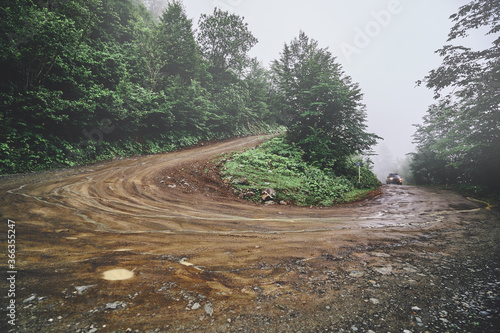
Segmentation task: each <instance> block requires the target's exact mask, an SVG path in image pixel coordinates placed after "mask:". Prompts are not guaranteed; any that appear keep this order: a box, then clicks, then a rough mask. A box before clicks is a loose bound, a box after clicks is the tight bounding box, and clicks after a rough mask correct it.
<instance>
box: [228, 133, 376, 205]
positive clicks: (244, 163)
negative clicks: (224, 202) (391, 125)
mask: <svg viewBox="0 0 500 333" xmlns="http://www.w3.org/2000/svg"><path fill="white" fill-rule="evenodd" d="M304 155H305V152H304V151H303V150H301V149H300V148H299V147H297V146H296V145H293V144H290V143H288V141H287V139H286V138H285V137H284V136H280V137H277V138H274V139H272V140H269V141H267V142H265V143H263V144H262V145H260V146H259V147H257V148H255V149H249V150H246V151H244V152H242V153H238V154H234V155H232V156H230V157H229V159H228V160H227V161H226V162H225V163H224V167H225V171H224V176H225V178H226V179H228V181H229V182H231V183H232V184H233V186H235V187H236V188H237V189H239V190H241V193H243V194H248V193H249V194H250V195H249V199H251V200H255V201H260V200H261V197H260V194H261V191H262V190H264V189H266V188H272V189H273V190H274V191H275V192H276V197H275V199H274V200H275V201H277V202H279V201H285V202H289V203H290V202H291V203H295V204H298V205H324V206H329V205H332V204H333V203H338V202H344V201H345V200H346V196H347V195H348V193H349V192H351V191H353V190H355V188H357V187H359V184H358V167H357V166H356V161H359V162H360V163H361V164H362V165H361V187H363V188H365V189H366V188H373V187H376V186H378V184H379V182H378V180H377V177H376V176H375V175H374V174H373V173H372V172H371V170H370V169H369V167H368V166H369V164H368V163H367V162H364V161H362V160H361V159H355V160H353V161H351V162H352V163H350V164H351V165H353V167H352V168H350V169H349V170H347V172H346V173H345V174H342V175H339V176H336V175H335V173H334V172H333V171H332V170H327V169H320V168H318V167H316V166H314V165H312V164H311V163H308V162H305V160H304Z"/></svg>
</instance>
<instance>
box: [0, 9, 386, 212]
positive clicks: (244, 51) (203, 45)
mask: <svg viewBox="0 0 500 333" xmlns="http://www.w3.org/2000/svg"><path fill="white" fill-rule="evenodd" d="M146 3H147V4H148V5H154V4H155V3H156V2H155V1H147V2H146ZM150 7H151V6H150ZM150 9H151V12H152V14H151V13H150V12H149V11H148V10H147V9H146V7H144V5H143V4H142V3H139V2H138V1H136V0H88V1H81V0H65V1H58V0H38V1H33V0H6V1H4V2H2V5H1V8H0V15H1V17H0V28H1V29H0V31H2V33H1V35H0V71H1V72H2V74H3V75H4V77H3V80H2V81H1V82H0V101H1V102H0V108H1V110H0V119H1V122H0V174H6V173H17V172H29V171H36V170H43V169H48V168H53V167H64V166H73V165H77V164H84V163H89V162H93V161H97V160H103V159H110V158H114V157H116V156H124V155H131V154H151V153H158V152H164V151H168V150H173V149H176V148H178V147H182V146H189V145H193V144H196V143H197V142H198V141H202V140H203V141H208V140H212V139H222V138H228V137H233V136H239V135H248V134H256V133H260V132H273V131H274V130H281V131H283V128H286V135H284V136H282V137H280V138H277V139H275V140H272V141H271V142H269V143H266V144H264V145H262V146H261V147H260V148H259V149H255V150H249V151H247V152H245V153H242V154H240V155H235V156H233V157H232V158H231V161H229V162H227V164H226V168H227V176H228V177H233V179H234V178H235V177H240V176H241V177H245V178H247V180H248V182H249V184H250V185H248V186H250V187H252V188H255V189H256V190H257V189H261V188H262V187H263V186H272V187H274V188H275V190H276V191H277V198H279V199H282V200H285V201H294V202H296V203H298V204H307V205H309V204H323V205H330V204H332V203H334V202H341V201H343V200H344V199H345V197H344V194H345V193H347V192H349V191H351V190H352V189H353V188H354V187H355V186H356V184H357V179H358V178H357V171H358V168H357V166H356V165H355V163H356V162H358V163H361V164H362V168H361V170H362V178H361V179H362V182H361V187H363V188H364V187H372V186H376V185H377V181H376V178H375V176H374V175H373V174H372V173H371V171H369V169H368V164H367V163H368V162H367V161H363V159H362V158H361V157H359V156H361V155H362V154H363V153H365V152H366V151H369V149H370V147H371V146H372V145H374V144H375V141H376V139H377V138H378V137H377V136H376V135H375V134H370V133H366V131H365V130H366V125H365V118H366V112H365V107H364V105H363V104H362V103H361V99H362V93H361V91H360V88H359V87H358V85H357V84H356V83H353V82H352V80H351V78H350V77H349V76H347V75H345V74H344V73H343V71H342V68H341V66H340V65H339V64H338V63H336V62H335V57H334V56H333V55H332V54H331V53H330V52H329V51H328V50H327V49H324V48H320V47H319V45H318V42H316V41H314V40H312V39H310V38H309V37H308V36H306V34H305V33H303V32H301V33H300V34H299V36H298V37H297V38H295V39H294V40H292V42H291V43H290V44H286V45H285V48H284V50H283V53H282V54H281V55H280V58H279V59H278V60H276V61H274V62H273V63H272V66H271V68H266V67H264V66H263V65H262V64H261V63H260V62H259V61H258V59H251V58H249V56H248V52H249V50H250V49H251V48H252V47H253V46H254V45H255V44H256V43H257V42H258V41H257V39H256V38H255V37H254V36H253V35H252V33H251V31H249V28H248V25H247V23H245V21H244V18H243V17H240V16H238V15H235V14H231V13H229V12H227V11H222V10H220V9H217V8H216V9H214V11H213V12H212V13H211V14H203V15H201V17H200V18H199V22H198V25H197V29H195V28H194V27H193V22H192V20H191V19H189V18H188V17H187V15H186V11H185V8H184V6H183V4H182V2H181V1H178V0H172V1H169V2H168V4H167V6H166V7H165V8H164V9H163V10H160V9H159V7H158V6H152V7H151V8H150ZM242 166H244V167H242ZM263 174H265V175H266V177H263ZM242 186H244V185H242ZM250 187H249V188H250Z"/></svg>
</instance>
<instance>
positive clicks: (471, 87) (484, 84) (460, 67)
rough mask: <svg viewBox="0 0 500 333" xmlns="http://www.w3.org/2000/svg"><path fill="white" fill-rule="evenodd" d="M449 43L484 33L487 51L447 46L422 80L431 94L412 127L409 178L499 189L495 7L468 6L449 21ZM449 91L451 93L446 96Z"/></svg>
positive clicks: (479, 0)
mask: <svg viewBox="0 0 500 333" xmlns="http://www.w3.org/2000/svg"><path fill="white" fill-rule="evenodd" d="M451 19H452V20H453V21H454V22H456V24H455V25H454V26H453V28H452V29H451V31H450V34H449V39H448V41H455V40H457V39H458V38H460V37H464V36H467V34H468V31H470V30H473V29H477V28H487V29H488V33H487V34H488V35H491V36H496V37H495V39H494V40H493V42H492V45H491V47H490V48H488V49H485V50H472V49H470V48H467V47H463V46H454V45H446V46H444V47H443V48H442V49H440V50H438V52H439V54H440V55H441V56H443V57H444V59H443V63H442V65H441V66H440V67H439V68H437V69H435V70H433V71H431V72H430V73H429V75H428V76H427V77H426V78H425V83H426V85H427V87H428V88H431V89H433V90H434V92H435V99H436V103H435V104H434V105H432V106H431V107H430V108H429V110H428V112H427V115H426V116H425V117H424V123H423V124H422V125H418V126H417V131H416V133H415V136H414V137H415V142H416V144H417V152H416V153H415V154H414V156H413V162H412V172H413V175H414V177H415V181H416V182H417V183H421V184H425V183H427V184H477V185H483V186H487V187H490V189H496V190H498V189H499V188H500V173H499V172H498V170H499V169H500V89H499V88H500V37H498V32H499V31H500V2H499V1H489V0H473V1H471V2H470V3H469V4H467V5H465V6H462V7H461V8H460V9H459V11H458V13H457V14H455V15H452V16H451ZM449 91H451V92H449Z"/></svg>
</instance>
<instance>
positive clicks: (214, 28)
mask: <svg viewBox="0 0 500 333" xmlns="http://www.w3.org/2000/svg"><path fill="white" fill-rule="evenodd" d="M243 19H244V18H243V17H240V16H238V15H236V14H230V13H229V12H227V11H222V10H220V9H218V8H215V9H214V12H213V14H212V15H206V14H202V15H201V18H200V21H199V29H200V32H199V34H198V44H199V45H200V50H201V54H202V55H203V57H204V59H205V60H206V61H207V62H208V64H209V65H210V67H211V69H212V71H213V73H214V74H216V75H221V74H224V72H226V71H232V72H233V73H236V74H240V73H241V72H242V70H243V69H244V68H245V67H246V66H247V63H248V55H247V53H248V51H249V50H250V49H251V48H252V47H253V46H254V45H255V44H256V43H257V38H255V37H254V36H253V35H252V33H251V32H250V30H249V29H248V24H247V23H245V22H244V21H243Z"/></svg>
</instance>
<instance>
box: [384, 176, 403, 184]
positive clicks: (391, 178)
mask: <svg viewBox="0 0 500 333" xmlns="http://www.w3.org/2000/svg"><path fill="white" fill-rule="evenodd" d="M385 182H386V183H387V184H398V185H403V178H401V177H400V176H399V175H398V174H397V173H390V174H389V176H387V180H386V181H385Z"/></svg>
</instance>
